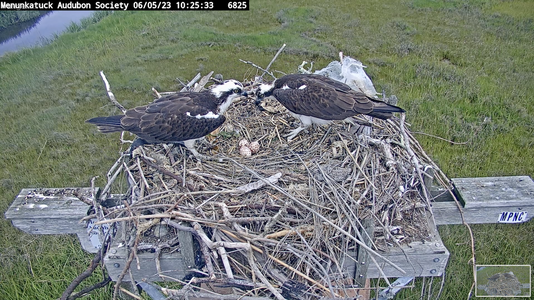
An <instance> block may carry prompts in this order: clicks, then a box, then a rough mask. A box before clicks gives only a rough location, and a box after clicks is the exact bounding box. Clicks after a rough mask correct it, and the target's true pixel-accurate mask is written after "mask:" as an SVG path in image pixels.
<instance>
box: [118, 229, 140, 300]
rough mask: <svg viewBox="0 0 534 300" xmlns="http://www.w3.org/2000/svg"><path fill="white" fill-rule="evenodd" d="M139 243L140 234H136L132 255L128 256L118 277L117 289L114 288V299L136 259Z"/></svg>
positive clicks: (131, 250)
mask: <svg viewBox="0 0 534 300" xmlns="http://www.w3.org/2000/svg"><path fill="white" fill-rule="evenodd" d="M137 245H139V235H136V237H135V241H134V244H133V247H132V248H131V249H130V256H129V257H128V260H127V261H126V265H125V266H124V269H123V270H122V272H121V274H120V275H119V277H118V278H117V282H116V283H115V289H114V290H113V300H116V299H117V296H118V295H119V289H120V284H121V282H122V279H123V278H124V276H126V273H127V272H128V271H129V270H130V265H131V264H132V261H133V260H134V258H135V256H136V254H137Z"/></svg>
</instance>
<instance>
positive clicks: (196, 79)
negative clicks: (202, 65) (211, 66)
mask: <svg viewBox="0 0 534 300" xmlns="http://www.w3.org/2000/svg"><path fill="white" fill-rule="evenodd" d="M200 77H201V75H200V73H197V75H195V77H194V78H193V79H191V81H189V83H188V84H184V83H182V82H181V81H180V80H179V79H178V78H177V80H178V81H180V83H182V85H183V86H184V87H183V88H182V89H181V90H180V92H185V91H187V90H189V88H191V87H192V86H193V85H194V84H195V83H196V82H197V81H198V80H199V79H200Z"/></svg>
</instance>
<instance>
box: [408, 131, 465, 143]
mask: <svg viewBox="0 0 534 300" xmlns="http://www.w3.org/2000/svg"><path fill="white" fill-rule="evenodd" d="M412 133H415V134H421V135H426V136H429V137H433V138H435V139H438V140H442V141H445V142H447V143H450V144H452V145H467V144H468V143H469V142H453V141H451V140H448V139H444V138H442V137H439V136H437V135H433V134H430V133H424V132H419V131H412Z"/></svg>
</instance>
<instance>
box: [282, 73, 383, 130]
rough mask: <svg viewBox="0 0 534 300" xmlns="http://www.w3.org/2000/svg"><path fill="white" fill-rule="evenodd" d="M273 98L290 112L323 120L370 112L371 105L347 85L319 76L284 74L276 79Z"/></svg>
mask: <svg viewBox="0 0 534 300" xmlns="http://www.w3.org/2000/svg"><path fill="white" fill-rule="evenodd" d="M275 84H276V89H275V90H274V92H273V95H274V97H276V99H278V101H279V102H280V103H282V105H284V106H285V107H286V108H287V109H289V110H290V111H292V112H294V113H296V114H300V115H306V116H312V117H316V118H320V119H323V120H343V119H345V118H348V117H351V116H354V115H356V114H358V113H369V112H371V111H372V108H373V104H372V102H371V101H370V99H369V98H368V97H367V96H365V95H364V94H362V93H359V92H356V91H354V90H352V89H351V88H350V87H349V86H348V85H346V84H343V83H341V82H338V81H335V80H333V79H330V78H328V77H325V76H322V75H313V74H312V75H304V74H293V75H287V76H284V77H282V78H280V79H278V80H277V81H276V82H275Z"/></svg>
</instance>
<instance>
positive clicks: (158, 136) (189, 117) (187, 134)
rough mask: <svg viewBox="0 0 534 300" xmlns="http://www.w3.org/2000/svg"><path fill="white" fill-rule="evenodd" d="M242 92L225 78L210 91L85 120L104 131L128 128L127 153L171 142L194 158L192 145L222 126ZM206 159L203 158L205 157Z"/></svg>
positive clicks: (170, 98)
mask: <svg viewBox="0 0 534 300" xmlns="http://www.w3.org/2000/svg"><path fill="white" fill-rule="evenodd" d="M242 95H246V93H243V85H242V84H241V83H240V82H238V81H236V80H226V81H225V82H224V83H223V84H220V85H217V86H215V87H213V88H212V89H210V90H204V91H201V92H179V93H176V94H171V95H167V96H163V97H161V98H159V99H156V100H154V102H152V103H150V104H148V105H145V106H139V107H136V108H133V109H130V110H128V111H126V113H125V114H124V115H118V116H111V117H97V118H93V119H90V120H87V121H86V122H88V123H91V124H95V125H96V126H98V130H99V131H100V132H103V133H110V132H116V131H129V132H131V133H134V134H135V135H137V139H136V140H135V141H134V143H133V144H132V146H131V147H130V153H131V152H132V151H133V150H134V149H135V148H136V147H138V146H141V145H143V144H156V143H173V144H181V145H184V146H186V147H187V149H189V151H191V152H192V153H193V154H194V155H195V157H197V158H201V157H204V156H202V155H200V154H199V153H198V152H197V151H196V149H195V147H194V145H195V141H196V140H197V139H200V138H202V137H204V136H206V135H207V134H209V133H210V132H212V131H214V130H215V129H217V128H218V127H219V126H221V125H222V124H223V123H224V121H225V120H226V118H225V116H224V115H223V113H224V112H225V111H226V110H227V109H228V107H229V106H230V105H231V104H232V102H233V101H234V100H235V99H236V98H237V97H239V96H242ZM204 158H205V157H204Z"/></svg>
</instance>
